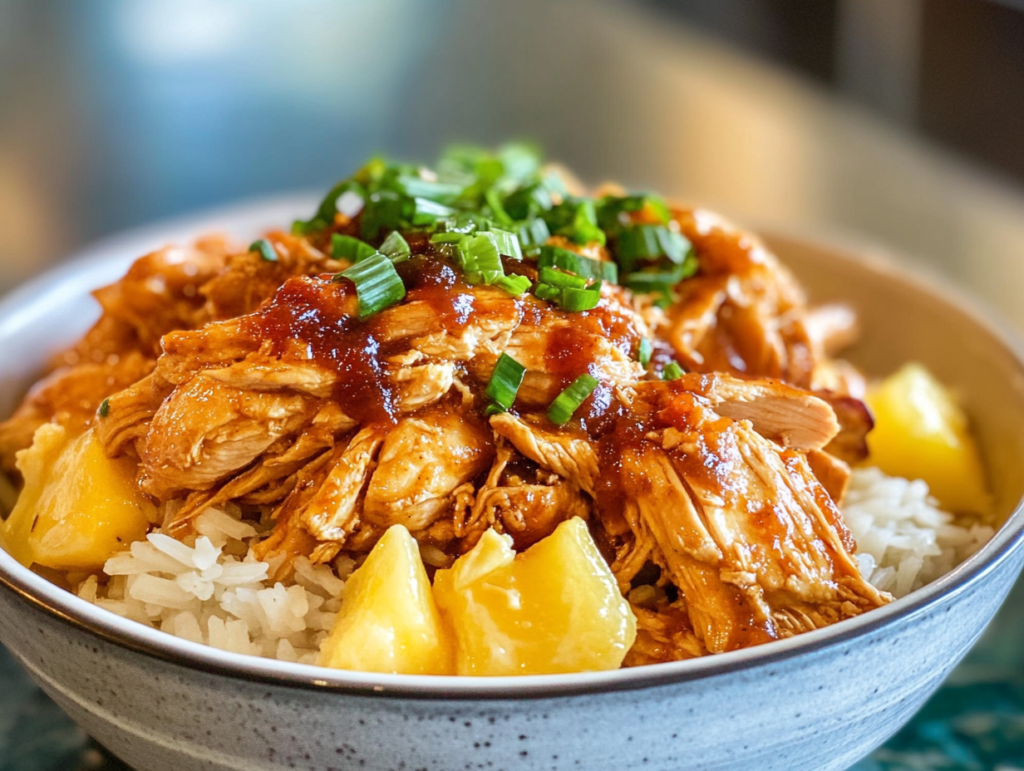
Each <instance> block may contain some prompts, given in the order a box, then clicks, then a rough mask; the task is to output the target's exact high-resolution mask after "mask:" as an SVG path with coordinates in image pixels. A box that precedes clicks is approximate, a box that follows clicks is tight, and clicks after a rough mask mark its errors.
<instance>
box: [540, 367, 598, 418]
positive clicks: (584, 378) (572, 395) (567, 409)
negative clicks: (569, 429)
mask: <svg viewBox="0 0 1024 771" xmlns="http://www.w3.org/2000/svg"><path fill="white" fill-rule="evenodd" d="M595 388H597V379H596V378H595V377H594V376H593V375H580V376H579V377H578V378H576V379H575V380H574V381H572V384H571V385H570V386H569V387H568V388H566V389H565V390H564V391H562V393H560V394H559V395H558V396H556V397H555V400H554V401H553V402H551V406H549V407H548V420H550V421H551V422H552V423H554V424H555V425H556V426H562V425H565V424H566V423H568V422H569V420H570V419H571V418H572V416H573V414H574V413H575V412H576V410H578V409H579V408H580V405H582V404H583V402H585V401H586V400H587V397H588V396H590V394H592V393H593V392H594V389H595Z"/></svg>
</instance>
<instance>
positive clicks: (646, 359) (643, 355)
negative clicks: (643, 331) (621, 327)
mask: <svg viewBox="0 0 1024 771" xmlns="http://www.w3.org/2000/svg"><path fill="white" fill-rule="evenodd" d="M653 353H654V349H653V347H652V346H651V341H650V340H648V339H647V338H646V337H643V338H641V339H640V350H639V351H637V354H636V360H637V361H638V362H640V364H641V366H644V367H646V366H647V365H648V364H650V363H651V354H653Z"/></svg>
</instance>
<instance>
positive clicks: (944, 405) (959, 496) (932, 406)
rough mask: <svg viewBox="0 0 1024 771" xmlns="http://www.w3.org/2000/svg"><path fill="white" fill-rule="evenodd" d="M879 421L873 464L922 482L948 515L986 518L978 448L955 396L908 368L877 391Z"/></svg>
mask: <svg viewBox="0 0 1024 771" xmlns="http://www.w3.org/2000/svg"><path fill="white" fill-rule="evenodd" d="M867 403H868V406H869V407H870V408H871V411H872V412H873V413H874V416H875V428H874V430H873V431H872V432H871V433H870V434H868V448H869V449H870V451H871V455H870V457H869V458H868V463H870V464H871V465H873V466H878V468H880V469H881V470H882V471H884V472H885V473H886V474H890V475H892V476H900V477H906V478H908V479H923V480H924V481H925V482H927V483H928V487H929V489H930V490H931V492H932V495H934V496H935V497H936V498H937V499H938V500H939V503H940V504H942V507H943V508H944V509H948V510H950V511H955V512H963V513H979V514H982V513H985V512H986V511H987V509H988V507H989V503H990V499H989V495H988V491H987V489H986V485H985V472H984V469H983V467H982V463H981V455H980V453H979V452H978V446H977V444H976V443H975V441H974V437H973V436H972V435H971V432H970V428H969V427H968V423H967V416H966V415H965V414H964V412H963V410H962V409H961V408H960V405H959V404H957V402H956V399H955V398H954V397H953V395H952V394H951V393H950V392H949V391H948V390H947V389H946V388H944V387H943V385H942V384H941V383H939V382H938V381H937V380H936V379H935V378H934V376H932V374H931V373H930V372H929V371H928V370H927V369H925V368H924V367H923V366H921V365H920V364H907V365H905V366H904V367H903V368H902V369H900V370H899V371H897V372H896V373H895V374H893V375H890V376H889V377H887V378H886V379H885V380H883V381H882V382H881V383H879V384H878V385H877V386H875V387H874V388H872V389H871V390H870V391H869V393H868V397H867Z"/></svg>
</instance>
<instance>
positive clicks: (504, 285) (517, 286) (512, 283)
mask: <svg viewBox="0 0 1024 771" xmlns="http://www.w3.org/2000/svg"><path fill="white" fill-rule="evenodd" d="M494 286H496V287H498V288H499V289H504V290H505V291H506V292H508V293H509V294H510V295H512V296H513V297H522V296H523V293H525V292H526V291H527V290H528V289H529V288H530V279H528V278H527V277H526V276H501V277H499V278H498V279H497V280H496V281H495V282H494Z"/></svg>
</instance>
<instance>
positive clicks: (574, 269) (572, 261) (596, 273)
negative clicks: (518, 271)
mask: <svg viewBox="0 0 1024 771" xmlns="http://www.w3.org/2000/svg"><path fill="white" fill-rule="evenodd" d="M537 267H539V268H551V267H555V268H561V269H562V270H564V271H568V272H569V273H575V274H576V275H577V276H583V277H584V278H593V279H601V280H604V281H607V282H608V283H609V284H617V283H619V271H618V267H617V266H616V265H615V263H614V262H603V261H601V260H592V259H590V258H589V257H583V256H582V255H579V254H576V253H575V252H570V251H569V250H568V249H561V248H559V247H557V246H542V247H541V248H540V255H539V256H538V257H537Z"/></svg>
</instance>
